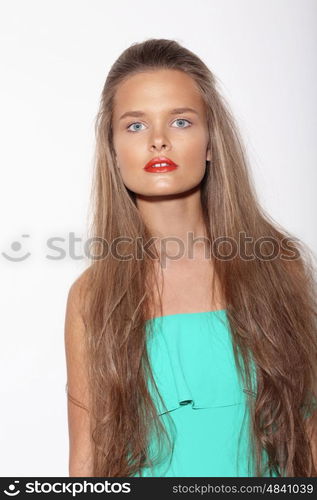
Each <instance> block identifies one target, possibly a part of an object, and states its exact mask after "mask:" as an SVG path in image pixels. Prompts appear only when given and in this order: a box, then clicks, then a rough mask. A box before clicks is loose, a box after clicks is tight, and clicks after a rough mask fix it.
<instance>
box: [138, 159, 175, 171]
mask: <svg viewBox="0 0 317 500" xmlns="http://www.w3.org/2000/svg"><path fill="white" fill-rule="evenodd" d="M176 168H177V165H176V163H174V162H173V161H172V160H170V159H169V158H166V156H157V157H156V158H152V160H150V161H149V162H148V163H147V164H146V165H145V167H144V170H145V171H146V172H151V173H157V174H158V173H159V174H161V173H164V172H170V171H171V170H175V169H176Z"/></svg>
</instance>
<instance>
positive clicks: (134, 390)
mask: <svg viewBox="0 0 317 500" xmlns="http://www.w3.org/2000/svg"><path fill="white" fill-rule="evenodd" d="M162 68H167V69H177V70H181V71H184V72H185V73H186V74H187V75H190V76H191V77H192V78H193V80H194V81H195V82H196V84H197V86H198V88H199V90H200V92H201V95H202V98H203V100H204V103H205V106H206V111H207V119H208V130H209V137H210V143H209V144H210V147H211V157H212V161H211V162H210V164H206V173H205V176H204V178H203V180H202V183H201V203H202V208H203V213H204V217H205V224H206V231H207V234H208V238H209V241H210V242H211V243H213V242H216V241H219V240H218V238H222V240H225V241H228V242H238V241H240V240H239V235H241V234H242V233H243V234H244V233H245V234H246V236H248V237H251V238H252V242H253V244H254V246H253V249H255V250H254V251H253V252H251V254H252V259H242V258H241V256H240V255H239V252H238V255H233V256H232V257H231V258H230V259H223V258H217V255H216V256H215V258H214V270H215V275H216V276H217V277H218V279H219V283H220V285H221V290H222V293H223V297H224V299H225V303H226V311H227V317H228V321H229V325H230V332H231V336H232V342H233V348H234V357H235V363H236V366H237V369H238V371H239V374H240V376H241V377H242V379H243V380H244V387H245V392H246V393H247V405H248V409H249V411H250V415H251V418H250V437H251V442H252V449H251V454H252V457H253V461H254V463H255V465H256V470H255V475H256V476H262V475H264V474H267V473H269V474H272V473H275V474H276V475H281V476H301V477H305V476H312V475H314V474H316V471H315V470H314V464H313V456H312V450H311V444H310V442H309V438H308V436H307V432H306V427H305V416H306V413H308V414H309V413H313V410H314V406H313V402H314V401H316V381H317V335H316V333H317V329H316V312H317V307H316V284H315V280H314V264H313V259H312V255H311V251H310V249H309V248H308V247H307V246H305V245H304V243H302V242H300V240H299V239H298V238H296V237H295V236H294V235H292V234H290V233H289V232H287V231H286V230H285V229H283V228H281V227H280V226H279V225H278V224H277V223H276V222H275V221H273V220H272V218H270V216H269V215H268V214H266V213H265V211H264V210H263V209H262V208H261V207H260V204H259V202H258V199H257V196H256V194H255V188H254V185H253V183H252V179H251V176H250V172H249V166H248V160H247V158H246V153H245V150H244V147H243V145H242V140H241V137H240V135H239V131H238V127H237V125H236V123H235V120H234V118H233V116H232V115H231V113H230V111H229V107H228V105H227V104H226V102H225V100H224V98H223V97H222V96H221V95H220V92H219V91H218V90H217V88H216V87H217V82H216V78H215V76H214V75H213V74H212V72H211V71H210V70H209V69H208V67H207V66H206V65H205V64H204V62H203V61H202V60H200V59H199V58H198V57H197V56H196V55H195V54H194V53H193V52H191V51H190V50H188V49H186V48H184V47H182V46H181V45H180V44H179V43H177V42H176V41H174V40H167V39H148V40H146V41H144V42H142V43H135V44H133V45H131V46H130V47H128V48H127V49H126V50H125V51H124V52H123V53H122V54H121V55H120V57H119V58H118V59H117V60H116V61H115V63H114V64H113V66H112V67H111V69H110V72H109V74H108V75H107V78H106V82H105V85H104V88H103V91H102V96H101V102H100V109H99V111H98V115H97V117H96V127H95V133H96V152H95V163H94V178H93V184H92V192H91V200H92V212H91V214H92V219H91V224H90V228H89V231H90V234H89V235H90V237H91V238H93V239H94V245H95V247H96V248H98V250H97V251H96V253H94V254H93V256H92V257H91V262H90V267H89V268H88V273H87V276H88V279H87V283H88V284H87V290H86V294H85V297H84V307H83V316H84V321H85V325H86V340H87V353H88V360H89V381H90V397H91V403H90V407H89V412H90V417H91V418H90V421H91V436H92V439H93V443H94V456H93V463H94V465H93V475H94V476H104V477H106V476H109V477H115V476H116V477H118V476H122V477H127V476H133V475H136V474H137V473H138V472H139V471H140V470H141V469H142V467H145V466H151V465H154V464H155V463H157V461H159V460H160V459H161V451H162V450H163V449H164V444H167V445H168V446H169V447H170V450H172V447H173V441H172V439H171V437H170V434H169V433H168V432H167V430H166V428H165V427H164V425H163V423H162V420H161V419H160V417H159V415H158V412H157V408H156V406H155V404H154V402H153V399H152V398H151V393H150V392H149V386H148V381H151V382H152V384H153V386H154V387H155V381H154V378H153V375H152V372H151V367H150V363H149V358H148V353H147V348H146V329H145V322H146V320H147V319H148V318H151V314H152V311H153V308H152V306H153V300H154V299H153V298H154V287H156V288H155V289H156V290H158V285H157V283H158V282H157V274H156V271H155V269H156V268H155V260H156V261H157V259H159V258H160V254H159V253H158V251H157V249H156V248H155V246H154V247H151V255H150V256H149V255H148V252H143V253H142V251H143V250H144V243H145V242H147V241H149V239H150V238H151V236H152V235H151V233H150V231H149V230H148V228H147V227H146V225H145V224H144V222H143V220H142V218H141V217H140V213H139V211H138V209H137V207H136V203H135V198H134V193H133V192H131V191H129V189H128V188H127V187H126V186H125V185H124V183H123V181H122V179H121V177H120V174H119V173H118V169H117V168H116V157H115V151H114V147H113V137H112V114H113V102H114V96H115V93H116V90H117V88H118V86H119V85H120V84H121V83H122V82H123V80H124V79H126V78H129V77H130V76H131V75H133V74H136V73H139V72H143V71H155V70H157V69H162ZM122 236H124V237H126V238H127V239H129V242H130V243H127V242H126V241H127V240H123V241H121V243H120V255H121V257H120V258H117V256H116V255H114V253H113V251H109V247H105V245H104V243H105V242H108V244H109V245H111V242H113V241H114V240H116V239H117V238H120V237H122ZM131 242H133V244H132V245H131ZM272 242H273V243H274V244H273V258H272V255H271V254H272ZM91 248H92V247H91ZM259 248H261V255H260V252H259ZM101 249H102V250H101ZM106 250H108V254H107V252H106ZM103 251H105V253H102V252H103ZM250 251H251V250H250ZM140 253H141V255H142V258H139V257H138V256H139V255H140ZM131 255H132V258H131ZM263 255H264V257H263ZM97 256H98V257H97ZM122 256H124V257H122ZM129 256H130V257H129ZM265 256H270V258H269V257H267V258H265ZM128 257H129V258H128ZM158 297H159V298H160V294H159V291H158ZM160 306H161V302H160ZM161 311H162V307H161ZM251 359H252V360H253V362H254V366H255V367H256V387H254V386H253V385H252V370H251ZM158 395H159V393H158ZM161 401H162V400H161ZM162 403H163V404H164V401H162ZM303 410H305V411H306V413H305V411H303ZM315 413H316V412H315ZM315 413H313V418H314V419H317V415H316V414H315ZM314 421H315V420H314ZM210 425H212V422H210ZM153 436H156V439H157V442H158V443H159V448H158V450H159V453H158V454H157V455H155V456H154V455H153V456H150V453H149V446H150V444H151V442H152V440H153ZM263 451H265V452H266V453H267V457H268V460H267V463H266V464H265V462H264V460H263Z"/></svg>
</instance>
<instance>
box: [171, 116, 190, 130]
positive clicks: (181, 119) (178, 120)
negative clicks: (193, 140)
mask: <svg viewBox="0 0 317 500" xmlns="http://www.w3.org/2000/svg"><path fill="white" fill-rule="evenodd" d="M174 121H175V122H187V123H189V124H190V125H191V124H192V122H190V121H189V120H186V119H185V118H177V119H176V120H174ZM190 125H189V127H190ZM177 128H187V127H177Z"/></svg>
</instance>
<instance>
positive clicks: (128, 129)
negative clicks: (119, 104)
mask: <svg viewBox="0 0 317 500" xmlns="http://www.w3.org/2000/svg"><path fill="white" fill-rule="evenodd" d="M132 125H142V123H140V122H134V123H131V125H128V127H127V131H128V132H137V131H138V130H140V129H137V130H130V127H132Z"/></svg>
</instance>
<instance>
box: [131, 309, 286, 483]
mask: <svg viewBox="0 0 317 500" xmlns="http://www.w3.org/2000/svg"><path fill="white" fill-rule="evenodd" d="M146 329H147V345H148V354H149V359H150V363H151V367H152V372H153V375H154V379H155V381H156V384H157V387H158V389H159V391H160V394H161V396H162V397H163V400H164V402H165V405H166V409H167V411H166V409H165V408H164V406H163V405H162V403H161V401H160V399H159V398H158V397H157V395H156V392H155V391H154V390H153V388H151V385H150V386H149V390H150V393H151V395H152V397H153V400H154V403H155V406H156V407H157V411H158V414H159V415H160V418H161V419H162V422H163V424H164V426H165V428H166V429H167V431H168V433H169V435H170V437H171V439H172V442H173V449H172V450H171V449H167V451H166V450H165V451H164V449H163V452H162V451H161V452H159V447H158V443H157V441H156V440H155V439H154V440H153V441H152V444H151V447H150V453H151V456H152V457H156V456H157V453H158V452H159V453H161V455H160V456H161V461H160V462H159V463H158V464H156V465H155V466H154V467H152V468H144V469H143V470H142V472H141V473H140V474H138V477H140V476H141V477H164V476H167V477H239V476H254V475H255V473H254V464H253V463H252V460H251V453H250V439H249V413H248V407H247V397H248V396H247V394H246V392H244V386H243V382H242V380H240V378H239V377H238V372H237V369H236V366H235V361H234V354H233V346H232V341H231V335H230V332H229V325H228V320H227V314H226V309H221V310H217V311H208V312H198V313H181V314H172V315H167V316H161V317H157V318H153V319H151V320H148V321H147V322H146ZM251 369H252V383H255V382H253V381H255V380H256V379H255V369H254V365H252V366H251ZM254 387H256V386H255V385H253V390H254ZM266 457H267V455H266V454H265V453H263V458H264V461H265V460H266ZM267 475H268V476H269V474H267ZM273 477H276V476H275V475H273Z"/></svg>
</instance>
